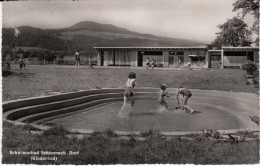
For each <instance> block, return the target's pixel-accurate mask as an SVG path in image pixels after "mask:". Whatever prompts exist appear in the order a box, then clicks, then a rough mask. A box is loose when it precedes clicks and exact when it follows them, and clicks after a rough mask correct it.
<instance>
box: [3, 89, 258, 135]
mask: <svg viewBox="0 0 260 166" xmlns="http://www.w3.org/2000/svg"><path fill="white" fill-rule="evenodd" d="M176 90H177V89H176V88H168V89H167V91H168V92H169V93H170V95H175V94H176ZM98 91H100V92H102V91H103V92H105V93H96V92H98ZM106 91H107V92H108V93H109V94H111V92H115V93H114V94H115V95H117V96H119V97H116V98H114V99H115V100H114V101H119V100H122V98H123V96H122V94H123V92H124V89H122V88H106V89H93V90H82V91H77V92H69V93H62V94H58V95H50V96H40V97H31V98H25V99H18V100H11V101H7V102H3V103H2V105H3V112H4V114H5V113H6V112H9V111H11V110H13V109H12V106H11V108H10V105H12V104H16V105H19V104H21V103H26V102H29V103H30V102H32V101H34V102H35V101H38V100H44V101H47V104H48V101H52V102H50V103H53V99H60V100H59V101H62V98H64V97H65V98H66V96H71V97H72V98H73V96H80V95H78V94H80V93H82V94H83V96H84V94H85V93H88V92H89V96H91V95H92V97H94V96H95V97H96V96H97V95H99V94H107V92H106ZM158 91H159V88H149V87H143V88H137V89H136V98H137V100H138V98H143V97H144V98H154V97H155V95H154V94H157V93H158ZM191 91H192V93H193V95H196V94H202V95H203V93H205V94H210V95H211V96H213V97H214V96H215V97H223V96H225V97H228V98H232V97H233V98H234V100H235V101H237V102H239V101H242V100H244V99H242V98H241V96H243V97H244V98H246V99H248V97H253V96H255V97H256V98H257V99H258V97H257V95H256V94H251V93H243V92H239V93H235V92H226V91H216V90H198V89H191ZM91 92H94V95H93V94H92V93H91ZM142 95H144V96H142ZM147 95H148V96H147ZM151 95H152V96H151ZM81 97H82V96H81ZM243 102H244V103H246V104H248V106H249V105H250V101H243ZM36 103H37V102H36ZM244 103H243V104H244ZM38 104H39V103H38ZM253 104H257V103H253ZM21 105H23V104H21ZM249 107H250V106H249ZM253 107H254V106H253ZM6 108H7V109H6ZM15 109H17V108H15ZM6 110H7V111H6ZM72 113H73V112H72ZM3 120H7V121H9V122H12V123H14V124H18V125H24V124H27V123H24V122H19V121H16V120H10V119H8V117H4V116H3ZM31 125H32V126H34V127H35V128H38V129H40V130H47V129H49V128H51V127H50V126H45V125H39V124H31ZM68 130H69V131H70V132H77V133H82V134H91V133H93V132H94V131H95V130H84V129H68ZM245 130H247V131H248V130H249V131H252V132H259V128H258V126H252V127H250V126H249V127H246V128H238V129H231V130H218V131H220V132H224V133H235V132H237V131H245ZM114 132H115V133H117V134H119V135H129V134H139V133H140V131H114ZM160 133H161V134H162V135H186V134H199V133H201V131H176V132H175V131H173V132H160Z"/></svg>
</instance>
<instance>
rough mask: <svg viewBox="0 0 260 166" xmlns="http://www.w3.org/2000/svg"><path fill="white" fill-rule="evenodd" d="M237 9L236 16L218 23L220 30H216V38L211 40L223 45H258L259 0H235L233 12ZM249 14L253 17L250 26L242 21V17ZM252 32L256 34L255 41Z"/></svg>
mask: <svg viewBox="0 0 260 166" xmlns="http://www.w3.org/2000/svg"><path fill="white" fill-rule="evenodd" d="M235 11H239V13H238V15H237V16H236V17H233V18H231V19H228V20H227V21H226V22H225V23H223V24H220V25H218V26H217V27H218V28H219V29H220V32H217V33H216V34H217V37H216V39H215V40H214V41H213V42H212V44H215V45H223V46H235V47H237V46H250V45H251V44H253V43H254V44H255V45H256V46H259V0H236V1H235V2H234V3H233V12H235ZM247 14H249V15H252V16H253V17H254V23H253V25H252V27H248V25H247V24H246V23H245V22H244V17H245V16H246V15H247ZM252 34H256V35H257V37H256V39H255V41H253V39H252Z"/></svg>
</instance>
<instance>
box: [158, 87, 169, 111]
mask: <svg viewBox="0 0 260 166" xmlns="http://www.w3.org/2000/svg"><path fill="white" fill-rule="evenodd" d="M166 88H167V85H165V84H162V85H161V90H160V92H159V96H158V102H159V103H160V105H161V107H160V108H159V112H160V113H162V112H165V111H168V104H167V103H166V102H165V101H164V96H166V97H170V96H168V92H166Z"/></svg>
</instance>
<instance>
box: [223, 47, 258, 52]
mask: <svg viewBox="0 0 260 166" xmlns="http://www.w3.org/2000/svg"><path fill="white" fill-rule="evenodd" d="M222 49H223V50H236V51H239V50H251V51H252V50H259V47H222Z"/></svg>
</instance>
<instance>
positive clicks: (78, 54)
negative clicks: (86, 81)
mask: <svg viewBox="0 0 260 166" xmlns="http://www.w3.org/2000/svg"><path fill="white" fill-rule="evenodd" d="M79 51H80V50H79V49H78V50H77V51H76V53H75V62H76V64H75V67H76V68H77V67H79V65H80V53H79Z"/></svg>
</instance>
